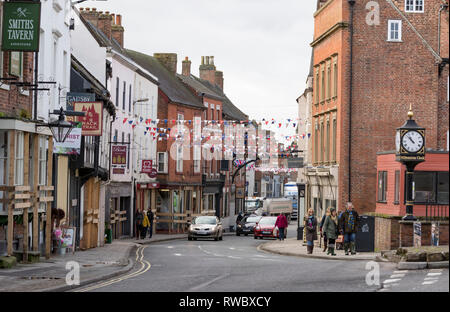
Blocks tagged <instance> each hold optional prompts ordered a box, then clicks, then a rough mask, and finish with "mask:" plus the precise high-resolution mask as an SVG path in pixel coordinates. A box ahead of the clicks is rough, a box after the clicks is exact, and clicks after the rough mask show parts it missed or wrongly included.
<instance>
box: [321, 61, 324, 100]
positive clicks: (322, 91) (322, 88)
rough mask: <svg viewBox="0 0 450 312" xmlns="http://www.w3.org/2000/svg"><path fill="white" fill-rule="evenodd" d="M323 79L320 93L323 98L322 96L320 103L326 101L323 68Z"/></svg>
mask: <svg viewBox="0 0 450 312" xmlns="http://www.w3.org/2000/svg"><path fill="white" fill-rule="evenodd" d="M321 74H322V77H321V86H320V91H321V93H320V94H321V96H320V101H324V100H325V68H322V73H321Z"/></svg>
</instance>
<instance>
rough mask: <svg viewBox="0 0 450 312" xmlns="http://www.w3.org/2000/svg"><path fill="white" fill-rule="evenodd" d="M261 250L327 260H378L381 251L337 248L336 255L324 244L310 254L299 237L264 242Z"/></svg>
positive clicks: (316, 247)
mask: <svg viewBox="0 0 450 312" xmlns="http://www.w3.org/2000/svg"><path fill="white" fill-rule="evenodd" d="M258 249H259V250H262V251H266V252H270V253H275V254H279V255H285V256H294V257H308V258H313V259H314V258H315V259H327V260H350V261H351V260H359V261H361V260H367V261H376V260H377V259H378V257H379V256H381V253H376V252H357V253H356V255H348V256H346V255H345V252H344V250H335V254H336V256H331V255H327V252H326V251H325V252H324V251H323V246H322V248H320V247H319V246H315V247H314V250H313V254H311V255H309V254H308V253H307V249H306V246H304V244H303V241H299V240H297V238H287V239H285V240H284V241H279V240H276V241H271V242H268V243H264V244H262V245H260V246H259V247H258Z"/></svg>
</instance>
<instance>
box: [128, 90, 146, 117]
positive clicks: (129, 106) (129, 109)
mask: <svg viewBox="0 0 450 312" xmlns="http://www.w3.org/2000/svg"><path fill="white" fill-rule="evenodd" d="M131 88H132V87H131V84H130V90H129V91H128V112H130V113H131ZM145 106H146V105H145ZM145 116H147V115H145Z"/></svg>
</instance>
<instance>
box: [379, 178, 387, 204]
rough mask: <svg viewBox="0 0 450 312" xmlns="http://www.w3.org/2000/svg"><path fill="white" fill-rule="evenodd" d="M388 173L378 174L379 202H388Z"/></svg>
mask: <svg viewBox="0 0 450 312" xmlns="http://www.w3.org/2000/svg"><path fill="white" fill-rule="evenodd" d="M386 189H387V171H379V172H378V201H379V202H386Z"/></svg>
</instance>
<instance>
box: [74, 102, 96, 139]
mask: <svg viewBox="0 0 450 312" xmlns="http://www.w3.org/2000/svg"><path fill="white" fill-rule="evenodd" d="M73 110H74V111H76V112H84V113H85V114H86V115H85V116H84V117H77V121H79V122H82V123H83V135H84V136H101V135H102V120H103V103H102V102H75V103H73Z"/></svg>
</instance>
